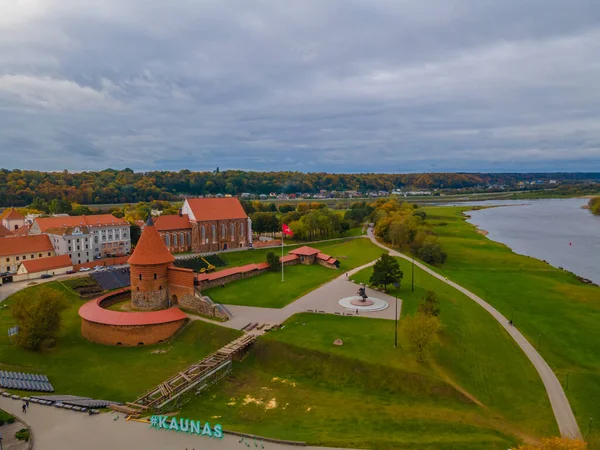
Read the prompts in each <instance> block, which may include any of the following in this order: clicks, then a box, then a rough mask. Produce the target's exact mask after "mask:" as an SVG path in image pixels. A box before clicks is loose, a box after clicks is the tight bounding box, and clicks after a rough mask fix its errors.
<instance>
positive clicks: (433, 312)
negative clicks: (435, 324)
mask: <svg viewBox="0 0 600 450" xmlns="http://www.w3.org/2000/svg"><path fill="white" fill-rule="evenodd" d="M417 313H419V314H426V315H428V316H436V317H437V316H439V315H440V302H439V300H438V299H437V294H436V293H435V292H433V291H427V292H426V293H425V295H424V296H423V298H422V299H421V303H420V304H419V306H418V307H417Z"/></svg>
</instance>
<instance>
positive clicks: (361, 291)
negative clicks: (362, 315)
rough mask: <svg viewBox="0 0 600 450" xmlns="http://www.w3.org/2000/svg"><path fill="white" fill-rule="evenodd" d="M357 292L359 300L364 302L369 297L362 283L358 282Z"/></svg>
mask: <svg viewBox="0 0 600 450" xmlns="http://www.w3.org/2000/svg"><path fill="white" fill-rule="evenodd" d="M357 294H358V295H359V296H360V297H361V298H362V300H361V302H366V301H367V298H368V297H369V296H368V295H367V289H366V288H365V285H364V284H362V283H361V284H360V287H359V288H358V292H357Z"/></svg>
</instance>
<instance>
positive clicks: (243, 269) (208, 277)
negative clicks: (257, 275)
mask: <svg viewBox="0 0 600 450" xmlns="http://www.w3.org/2000/svg"><path fill="white" fill-rule="evenodd" d="M267 267H269V264H267V263H266V262H265V263H259V264H246V265H245V266H238V267H230V268H229V269H223V270H219V271H218V272H212V273H201V274H198V281H215V280H219V279H221V278H225V277H228V276H231V275H235V274H238V273H247V272H252V271H253V270H262V269H266V268H267Z"/></svg>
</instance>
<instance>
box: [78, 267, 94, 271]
mask: <svg viewBox="0 0 600 450" xmlns="http://www.w3.org/2000/svg"><path fill="white" fill-rule="evenodd" d="M90 270H92V269H90V268H89V267H82V268H81V269H79V271H80V272H89V271H90Z"/></svg>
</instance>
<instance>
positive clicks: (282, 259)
mask: <svg viewBox="0 0 600 450" xmlns="http://www.w3.org/2000/svg"><path fill="white" fill-rule="evenodd" d="M283 236H284V234H283V225H282V226H281V282H282V283H283Z"/></svg>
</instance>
